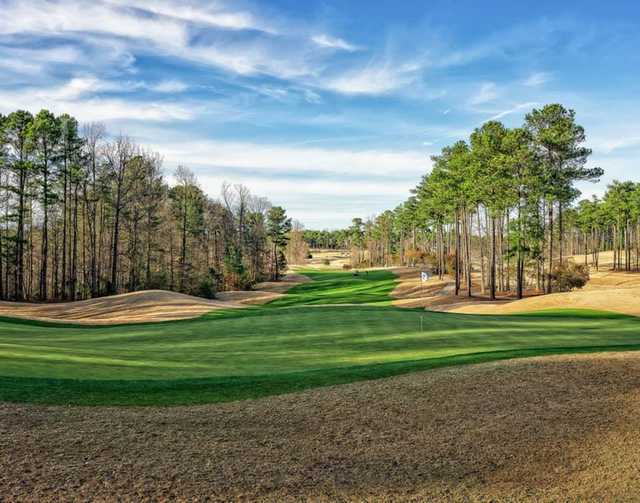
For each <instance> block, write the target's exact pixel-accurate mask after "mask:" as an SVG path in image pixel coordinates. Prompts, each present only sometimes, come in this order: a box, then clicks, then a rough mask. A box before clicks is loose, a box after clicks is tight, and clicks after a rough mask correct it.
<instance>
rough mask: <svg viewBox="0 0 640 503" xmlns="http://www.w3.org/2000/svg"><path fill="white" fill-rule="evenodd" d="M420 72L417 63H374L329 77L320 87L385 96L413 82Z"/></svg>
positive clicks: (345, 92)
mask: <svg viewBox="0 0 640 503" xmlns="http://www.w3.org/2000/svg"><path fill="white" fill-rule="evenodd" d="M420 70H421V66H420V65H419V64H417V63H405V64H400V65H397V64H394V62H392V61H391V60H383V61H382V62H378V61H374V62H371V63H369V64H368V65H366V66H364V67H362V68H358V69H355V70H348V71H346V72H344V73H342V74H340V75H337V76H334V77H330V78H328V79H327V80H326V81H324V82H322V83H320V85H321V86H322V87H325V88H327V89H330V90H332V91H336V92H339V93H343V94H370V95H378V94H386V93H389V92H391V91H394V90H396V89H398V88H401V87H404V86H407V85H409V84H411V83H412V82H414V81H415V80H416V78H417V76H418V73H419V71H420Z"/></svg>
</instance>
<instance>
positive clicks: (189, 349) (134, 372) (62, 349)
mask: <svg viewBox="0 0 640 503" xmlns="http://www.w3.org/2000/svg"><path fill="white" fill-rule="evenodd" d="M308 274H309V275H310V276H312V277H313V279H314V281H313V282H309V283H304V284H301V285H299V286H296V287H295V288H294V289H293V290H292V291H291V292H290V294H289V295H287V296H285V297H283V298H280V299H278V300H277V301H275V302H273V303H271V304H269V305H267V306H263V307H255V308H250V309H246V310H232V311H218V312H214V313H211V314H209V315H206V316H203V317H201V318H197V319H194V320H186V321H176V322H166V323H149V324H143V325H120V326H111V327H104V326H101V327H86V326H77V325H63V324H52V323H49V324H47V323H38V322H30V321H21V320H13V319H7V318H5V319H2V320H0V400H5V401H13V402H32V403H50V404H87V405H94V404H113V405H133V404H138V405H158V404H164V405H170V404H171V405H172V404H193V403H209V402H219V401H228V400H238V399H245V398H254V397H259V396H266V395H272V394H278V393H285V392H291V391H297V390H302V389H308V388H312V387H317V386H325V385H330V384H338V383H345V382H352V381H356V380H362V379H375V378H380V377H386V376H390V375H397V374H402V373H407V372H412V371H416V370H422V369H430V368H435V367H441V366H445V365H460V364H467V363H477V362H484V361H492V360H497V359H504V358H513V357H525V356H535V355H544V354H557V353H572V352H592V351H607V350H636V349H640V319H638V318H634V317H630V316H623V315H616V314H612V313H604V312H596V311H575V310H574V311H561V310H557V311H552V312H545V313H536V314H531V315H518V316H470V315H459V314H446V313H432V312H425V311H420V310H404V309H398V308H394V307H391V306H390V305H389V304H390V298H389V293H390V292H391V290H392V289H393V287H394V283H395V281H394V278H393V276H392V275H391V273H389V272H388V271H375V272H369V273H368V274H364V273H360V274H359V275H358V276H354V275H353V274H351V273H344V272H313V273H308Z"/></svg>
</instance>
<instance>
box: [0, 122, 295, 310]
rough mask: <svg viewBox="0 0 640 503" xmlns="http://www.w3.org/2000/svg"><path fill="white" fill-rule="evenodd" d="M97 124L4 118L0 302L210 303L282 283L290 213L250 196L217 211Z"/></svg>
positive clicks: (186, 178)
mask: <svg viewBox="0 0 640 503" xmlns="http://www.w3.org/2000/svg"><path fill="white" fill-rule="evenodd" d="M172 181H173V183H169V182H168V181H167V180H166V179H165V177H164V176H163V169H162V156H161V155H160V154H159V153H156V152H151V151H148V150H146V149H145V148H144V147H143V146H141V145H137V144H136V143H135V142H134V141H132V140H131V139H130V138H128V137H127V136H124V135H118V136H111V135H109V134H108V133H107V131H106V128H105V126H104V125H103V124H100V123H91V124H86V125H83V126H80V125H79V124H78V121H77V120H76V119H74V118H73V117H71V116H69V115H67V114H61V115H59V116H56V115H54V114H52V113H51V112H49V111H48V110H41V111H39V112H38V113H37V114H36V115H33V114H32V113H30V112H28V111H24V110H18V111H15V112H13V113H10V114H8V115H7V116H2V115H0V299H10V300H18V301H21V300H28V301H40V302H44V301H58V300H77V299H86V298H92V297H99V296H103V295H109V294H115V293H123V292H131V291H136V290H141V289H153V288H159V289H169V290H175V291H179V292H184V293H189V294H195V295H200V296H204V297H213V296H214V295H215V292H216V291H219V290H227V289H247V288H251V286H252V285H253V284H255V283H256V282H259V281H262V280H265V279H269V278H271V279H277V278H278V277H279V276H280V275H281V274H282V272H283V271H284V270H285V269H286V253H285V252H286V245H287V242H288V239H289V234H290V231H291V229H292V222H291V219H289V218H288V217H287V214H286V211H285V210H284V209H283V208H281V207H278V206H272V205H271V203H270V202H269V201H268V200H267V199H266V198H264V197H258V196H256V195H253V194H251V192H250V191H249V190H248V189H247V188H246V187H244V186H243V185H233V186H232V185H229V184H224V185H223V187H221V195H220V198H219V199H213V198H211V197H209V196H207V194H205V193H204V192H203V190H202V189H201V187H200V186H199V184H198V181H197V179H196V177H195V175H194V174H193V173H192V172H191V171H190V170H189V169H187V168H185V167H182V166H180V167H178V168H177V170H176V171H175V173H174V174H173V177H172Z"/></svg>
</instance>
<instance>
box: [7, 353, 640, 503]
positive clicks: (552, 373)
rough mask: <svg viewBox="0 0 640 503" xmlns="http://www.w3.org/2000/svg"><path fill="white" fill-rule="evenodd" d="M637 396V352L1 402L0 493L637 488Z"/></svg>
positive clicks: (283, 497) (611, 494)
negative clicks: (213, 395) (335, 382)
mask: <svg viewBox="0 0 640 503" xmlns="http://www.w3.org/2000/svg"><path fill="white" fill-rule="evenodd" d="M639 409H640V353H617V354H614V353H610V354H600V355H565V356H554V357H547V358H532V359H525V360H512V361H508V362H495V363H490V364H483V365H471V366H465V367H455V368H448V369H440V370H435V371H429V372H419V373H415V374H411V375H407V376H401V377H395V378H391V379H382V380H378V381H370V382H362V383H354V384H348V385H344V386H335V387H331V388H325V389H316V390H311V391H306V392H303V393H298V394H291V395H284V396H279V397H271V398H264V399H260V400H250V401H245V402H236V403H228V404H221V405H206V406H196V407H167V408H157V407H149V408H146V407H120V408H118V407H43V406H30V405H17V404H8V403H7V404H0V433H2V440H0V487H1V488H2V490H1V492H2V499H3V500H6V501H50V500H55V501H60V500H66V501H71V500H100V501H113V500H124V501H129V500H132V501H138V500H155V501H165V500H198V499H201V498H202V497H203V495H214V497H213V499H214V500H215V501H238V500H240V501H274V502H275V501H278V502H281V501H307V500H311V501H398V500H401V501H532V502H534V501H536V502H537V501H636V500H637V496H638V481H639V480H640V479H639V476H640V472H639V468H638V467H639V466H640V435H638V429H640V416H639V415H638V410H639ZM87 439H91V441H87ZM2 447H4V448H2Z"/></svg>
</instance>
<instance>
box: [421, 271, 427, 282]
mask: <svg viewBox="0 0 640 503" xmlns="http://www.w3.org/2000/svg"><path fill="white" fill-rule="evenodd" d="M420 279H421V280H422V281H429V273H428V272H426V271H422V272H421V273H420Z"/></svg>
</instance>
